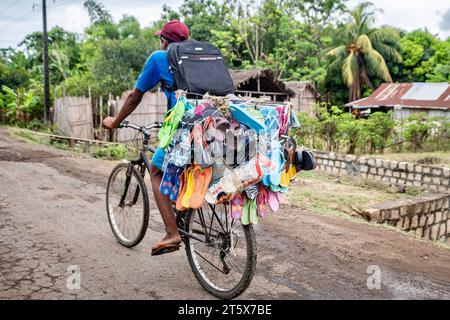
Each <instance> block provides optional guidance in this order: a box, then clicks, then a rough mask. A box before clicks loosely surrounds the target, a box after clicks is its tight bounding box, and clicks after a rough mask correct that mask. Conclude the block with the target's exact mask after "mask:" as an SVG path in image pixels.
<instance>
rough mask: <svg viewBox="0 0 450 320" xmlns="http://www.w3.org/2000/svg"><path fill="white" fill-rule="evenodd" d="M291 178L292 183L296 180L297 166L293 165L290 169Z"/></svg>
mask: <svg viewBox="0 0 450 320" xmlns="http://www.w3.org/2000/svg"><path fill="white" fill-rule="evenodd" d="M288 174H289V177H290V181H292V180H294V179H295V178H296V177H297V170H296V169H295V166H294V165H292V166H291V167H290V168H289V173H288Z"/></svg>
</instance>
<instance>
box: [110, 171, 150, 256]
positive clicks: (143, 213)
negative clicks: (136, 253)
mask: <svg viewBox="0 0 450 320" xmlns="http://www.w3.org/2000/svg"><path fill="white" fill-rule="evenodd" d="M106 210H107V214H108V221H109V225H110V226H111V230H112V232H113V234H114V236H115V237H116V239H117V241H119V243H120V244H122V245H123V246H125V247H134V246H136V245H138V244H139V243H140V242H141V241H142V239H143V238H144V236H145V233H146V231H147V227H148V220H149V200H148V192H147V187H146V186H145V183H144V179H143V178H142V176H141V174H140V172H139V171H138V170H136V168H134V167H133V166H130V165H129V164H127V163H121V164H119V165H117V166H116V167H115V168H114V169H113V171H112V172H111V175H110V176H109V180H108V185H107V188H106Z"/></svg>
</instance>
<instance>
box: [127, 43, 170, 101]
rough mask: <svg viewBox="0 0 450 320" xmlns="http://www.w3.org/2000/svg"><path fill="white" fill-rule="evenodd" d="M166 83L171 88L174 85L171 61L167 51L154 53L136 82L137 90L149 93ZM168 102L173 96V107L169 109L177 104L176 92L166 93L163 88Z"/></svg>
mask: <svg viewBox="0 0 450 320" xmlns="http://www.w3.org/2000/svg"><path fill="white" fill-rule="evenodd" d="M161 81H164V82H166V83H167V85H168V86H169V87H171V86H172V85H173V83H174V80H173V75H172V74H171V73H170V72H169V59H168V57H167V51H163V50H158V51H155V52H153V53H152V54H151V55H150V57H148V59H147V61H146V62H145V65H144V68H143V69H142V71H141V74H140V75H139V78H138V79H137V81H136V85H135V88H136V89H138V90H139V91H141V92H144V93H145V92H147V91H148V90H150V89H153V88H154V87H156V85H157V84H158V83H159V82H161ZM163 91H164V93H165V95H166V98H167V101H169V95H171V99H172V100H171V105H170V106H169V109H170V108H172V107H173V106H174V105H175V104H176V102H177V101H176V99H175V92H169V91H166V90H165V89H164V88H163Z"/></svg>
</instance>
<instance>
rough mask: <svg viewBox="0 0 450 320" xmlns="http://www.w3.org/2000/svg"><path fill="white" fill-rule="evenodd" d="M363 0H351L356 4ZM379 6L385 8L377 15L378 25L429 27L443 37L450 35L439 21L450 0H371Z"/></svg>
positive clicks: (448, 6)
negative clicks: (442, 28) (441, 26)
mask: <svg viewBox="0 0 450 320" xmlns="http://www.w3.org/2000/svg"><path fill="white" fill-rule="evenodd" d="M360 2H361V0H350V1H349V4H350V5H352V6H354V5H356V4H358V3H360ZM371 2H373V3H374V4H375V6H376V7H377V8H380V9H383V13H379V14H378V15H377V17H378V19H377V25H384V24H387V25H391V26H395V27H399V28H402V29H405V30H407V31H411V30H415V29H419V28H422V29H423V28H427V29H428V30H429V31H430V32H432V33H433V34H439V36H440V37H441V38H446V37H448V36H450V32H449V31H448V30H447V31H445V30H441V28H440V26H439V21H441V17H442V15H443V13H444V12H445V11H447V10H448V9H449V8H450V1H449V0H426V1H424V0H408V1H395V0H371Z"/></svg>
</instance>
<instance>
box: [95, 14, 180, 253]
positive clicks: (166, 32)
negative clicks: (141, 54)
mask: <svg viewBox="0 0 450 320" xmlns="http://www.w3.org/2000/svg"><path fill="white" fill-rule="evenodd" d="M155 34H156V35H158V36H159V37H160V46H161V50H158V51H155V52H153V53H152V54H151V55H150V57H149V58H148V59H147V61H146V63H145V65H144V68H143V69H142V72H141V74H140V75H139V78H138V79H137V81H136V85H135V88H134V90H133V91H132V92H131V93H130V94H129V95H128V97H127V99H126V101H125V103H124V105H123V107H122V109H121V110H120V112H119V114H118V115H117V116H116V117H115V118H114V117H107V118H105V119H104V120H103V126H104V127H105V128H108V129H114V128H118V127H119V125H120V123H121V122H122V121H123V120H124V119H125V118H126V117H128V115H130V114H131V113H132V112H133V111H134V110H135V109H136V108H137V106H138V105H139V103H140V102H141V100H142V97H143V95H144V94H145V92H147V91H148V90H151V89H153V88H154V87H156V86H157V85H158V83H160V82H161V83H162V84H164V85H163V86H162V88H163V91H164V93H165V95H166V98H167V101H168V108H169V109H170V108H172V107H173V106H174V105H175V103H176V98H175V93H174V92H173V91H170V90H169V89H167V88H170V87H172V85H173V83H174V78H173V75H172V74H171V73H170V72H169V61H168V56H167V48H168V46H169V44H170V43H172V42H183V41H185V40H188V39H189V29H188V27H187V26H186V25H185V24H184V23H182V22H180V21H177V20H173V21H170V22H168V23H166V24H165V25H164V27H163V28H162V30H160V31H158V32H156V33H155ZM164 157H165V150H163V149H160V148H158V149H157V150H156V152H155V154H154V155H153V159H152V164H151V170H150V179H151V183H152V190H153V195H154V197H155V201H156V205H157V206H158V210H159V212H160V214H161V217H162V219H163V221H164V224H165V227H166V235H165V237H164V238H163V239H162V240H161V241H160V242H158V243H156V244H155V245H154V246H153V247H152V255H159V254H164V253H169V252H173V251H175V250H178V248H179V247H180V243H181V236H180V234H179V232H178V228H177V223H176V219H175V215H174V213H173V210H172V203H171V201H170V199H169V197H167V196H165V195H163V194H162V193H161V192H160V189H159V186H160V184H161V180H162V176H163V172H162V165H163V162H164Z"/></svg>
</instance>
